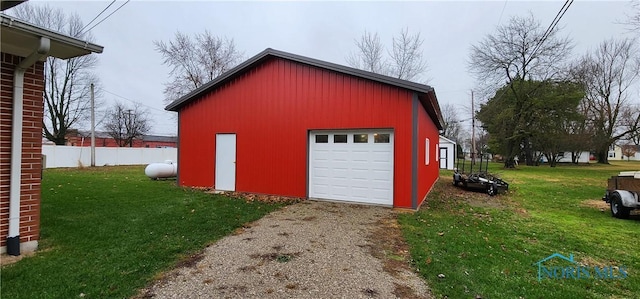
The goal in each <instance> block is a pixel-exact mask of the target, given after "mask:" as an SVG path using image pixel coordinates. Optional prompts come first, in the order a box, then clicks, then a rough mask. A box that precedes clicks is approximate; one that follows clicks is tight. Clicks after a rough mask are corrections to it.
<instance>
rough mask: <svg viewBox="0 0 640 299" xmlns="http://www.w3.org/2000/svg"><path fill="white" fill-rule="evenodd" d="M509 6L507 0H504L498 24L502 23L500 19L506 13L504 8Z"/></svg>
mask: <svg viewBox="0 0 640 299" xmlns="http://www.w3.org/2000/svg"><path fill="white" fill-rule="evenodd" d="M506 7H507V0H504V5H502V11H501V12H500V17H499V18H498V25H500V21H502V14H504V9H505V8H506Z"/></svg>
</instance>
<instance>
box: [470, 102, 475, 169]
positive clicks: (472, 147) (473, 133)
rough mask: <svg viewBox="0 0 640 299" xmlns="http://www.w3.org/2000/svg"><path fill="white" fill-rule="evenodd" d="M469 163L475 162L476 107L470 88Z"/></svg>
mask: <svg viewBox="0 0 640 299" xmlns="http://www.w3.org/2000/svg"><path fill="white" fill-rule="evenodd" d="M471 163H472V164H475V163H476V109H475V107H474V103H473V90H471Z"/></svg>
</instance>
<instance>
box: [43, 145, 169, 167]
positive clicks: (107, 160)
mask: <svg viewBox="0 0 640 299" xmlns="http://www.w3.org/2000/svg"><path fill="white" fill-rule="evenodd" d="M42 154H43V155H44V156H45V158H44V159H45V160H44V161H43V162H44V167H45V168H58V167H79V166H91V147H86V146H63V145H46V144H43V145H42ZM165 160H172V161H177V160H178V149H177V148H144V147H142V148H141V147H96V166H105V165H143V164H149V163H154V162H164V161H165Z"/></svg>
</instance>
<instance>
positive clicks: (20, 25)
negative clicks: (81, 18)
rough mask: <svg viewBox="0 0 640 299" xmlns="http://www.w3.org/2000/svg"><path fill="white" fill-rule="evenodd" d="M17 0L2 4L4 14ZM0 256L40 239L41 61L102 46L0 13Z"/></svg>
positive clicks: (98, 50)
mask: <svg viewBox="0 0 640 299" xmlns="http://www.w3.org/2000/svg"><path fill="white" fill-rule="evenodd" d="M18 4H20V1H2V5H1V8H2V10H5V9H7V8H10V7H12V6H15V5H18ZM0 18H1V20H2V27H1V30H0V37H1V38H0V39H1V44H0V52H1V53H0V63H1V65H0V76H1V78H0V81H1V82H2V90H1V92H0V116H1V118H0V123H1V124H2V125H0V136H1V138H0V153H1V154H0V165H1V166H2V167H0V184H1V185H2V192H0V252H2V253H4V252H7V253H9V254H10V255H19V254H20V251H21V250H23V251H33V250H35V249H36V248H37V247H38V240H39V236H40V179H41V169H42V165H41V164H42V163H41V154H40V153H41V148H42V142H41V137H42V118H43V107H44V106H43V105H44V104H43V99H42V93H43V91H44V62H43V61H44V59H46V58H47V57H49V56H51V57H56V58H60V59H69V58H73V57H77V56H82V55H88V54H91V53H101V52H102V49H103V48H102V46H98V45H95V44H92V43H89V42H86V41H83V40H79V39H76V38H73V37H70V36H67V35H64V34H60V33H57V32H53V31H51V30H48V29H45V28H42V27H38V26H35V25H32V24H29V23H27V22H24V21H21V20H19V19H16V18H14V17H10V16H7V15H4V14H0Z"/></svg>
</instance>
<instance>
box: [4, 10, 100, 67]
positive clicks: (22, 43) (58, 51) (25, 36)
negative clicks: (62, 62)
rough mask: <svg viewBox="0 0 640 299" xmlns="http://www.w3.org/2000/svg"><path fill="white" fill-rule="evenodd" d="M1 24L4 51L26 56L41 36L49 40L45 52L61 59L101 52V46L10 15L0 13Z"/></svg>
mask: <svg viewBox="0 0 640 299" xmlns="http://www.w3.org/2000/svg"><path fill="white" fill-rule="evenodd" d="M0 17H1V20H2V26H1V29H0V40H1V45H0V46H1V47H0V48H1V49H2V52H4V53H9V54H13V55H16V56H21V57H27V56H29V54H31V53H32V52H33V51H34V50H35V49H36V48H37V47H38V44H39V42H40V38H41V37H47V38H49V39H50V41H51V49H50V50H49V52H48V53H47V55H48V56H53V57H56V58H61V59H69V58H73V57H77V56H83V55H87V54H91V53H102V50H103V49H104V48H103V47H102V46H99V45H96V44H93V43H90V42H87V41H83V40H81V39H77V38H75V37H71V36H68V35H65V34H62V33H58V32H55V31H52V30H49V29H46V28H42V27H40V26H36V25H33V24H30V23H27V22H25V21H22V20H20V19H17V18H15V17H12V16H8V15H6V14H3V13H0Z"/></svg>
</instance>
